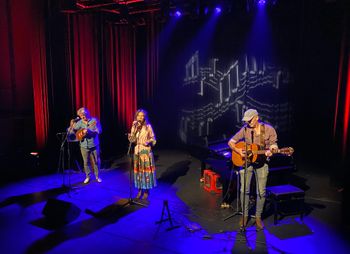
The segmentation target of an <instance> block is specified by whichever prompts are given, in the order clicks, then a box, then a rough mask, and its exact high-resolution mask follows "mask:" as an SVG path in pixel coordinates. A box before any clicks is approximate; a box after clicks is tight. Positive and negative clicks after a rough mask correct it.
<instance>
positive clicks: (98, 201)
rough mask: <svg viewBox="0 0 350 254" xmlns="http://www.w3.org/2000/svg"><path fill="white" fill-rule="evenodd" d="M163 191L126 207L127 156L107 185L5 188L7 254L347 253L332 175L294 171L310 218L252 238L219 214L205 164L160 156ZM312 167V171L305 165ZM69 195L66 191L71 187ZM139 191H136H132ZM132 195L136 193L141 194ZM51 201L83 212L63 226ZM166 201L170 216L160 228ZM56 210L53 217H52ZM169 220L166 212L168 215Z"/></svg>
mask: <svg viewBox="0 0 350 254" xmlns="http://www.w3.org/2000/svg"><path fill="white" fill-rule="evenodd" d="M155 155H156V165H157V178H158V186H157V188H155V189H153V190H152V192H151V195H150V198H149V204H148V207H142V206H139V205H134V204H132V205H125V203H126V202H128V198H129V196H130V191H129V190H130V188H129V165H128V159H127V158H120V159H116V160H114V161H113V163H112V165H111V167H110V168H105V169H102V170H101V178H102V179H103V182H102V183H97V182H96V181H95V180H93V181H91V182H90V183H89V184H82V181H83V180H84V174H82V173H76V172H70V171H66V174H65V175H64V176H63V175H62V174H53V175H47V176H40V177H33V178H30V179H25V180H20V181H17V182H13V183H9V184H6V185H4V186H2V187H1V188H0V231H1V237H0V246H1V252H2V253H247V252H249V248H251V249H252V250H253V253H349V251H350V249H349V244H348V241H347V240H348V238H346V237H347V236H346V234H345V233H344V231H343V230H341V225H342V215H341V196H340V194H339V193H337V192H336V190H333V189H332V188H331V187H327V186H329V179H328V178H327V177H326V176H322V175H315V174H310V173H308V174H306V173H304V172H307V171H304V170H303V169H302V167H300V166H299V167H298V168H299V170H298V172H297V173H296V174H297V176H298V177H300V178H301V179H305V184H306V185H307V186H308V190H307V191H306V207H307V215H306V216H305V218H304V220H303V221H301V220H300V218H299V216H297V215H296V216H288V217H285V218H284V219H282V221H281V222H280V223H279V224H278V225H277V226H274V225H273V216H269V217H267V218H266V219H265V226H266V228H265V229H264V230H263V231H260V232H256V231H255V226H254V224H253V223H254V221H253V220H251V221H250V222H249V224H248V229H247V233H246V238H245V236H244V235H242V234H241V233H239V231H238V220H239V217H238V216H234V217H232V218H230V219H228V220H226V221H224V220H223V219H224V218H225V217H227V216H228V215H230V214H232V213H233V212H234V210H232V209H220V208H219V205H220V202H221V195H218V194H211V193H208V192H206V191H204V190H203V185H202V184H201V183H200V181H199V179H200V162H199V161H198V160H197V159H196V158H193V157H191V156H190V155H188V154H187V153H186V152H183V151H179V150H160V151H157V150H156V151H155ZM305 167H306V166H305ZM69 181H70V182H71V185H72V187H73V188H72V189H71V190H69V191H68V190H67V189H66V188H63V187H62V185H66V186H68V185H69ZM133 191H134V192H135V190H133ZM135 194H136V193H134V194H133V195H135ZM49 198H53V199H58V200H62V201H66V202H69V204H72V207H73V206H74V207H76V208H78V209H79V210H80V214H79V215H78V217H76V218H74V219H73V220H72V221H71V222H70V223H67V224H65V225H54V224H52V223H49V222H50V221H48V220H47V219H46V218H45V217H44V215H43V214H42V211H43V208H44V207H45V204H46V203H47V200H48V199H49ZM164 201H168V207H169V210H170V214H171V217H172V222H173V225H174V226H176V227H175V228H173V229H169V228H170V226H171V225H170V222H169V221H164V222H163V223H160V224H156V222H157V221H159V220H160V218H161V215H162V209H163V205H164ZM51 212H52V211H51ZM164 218H168V214H167V213H165V214H164Z"/></svg>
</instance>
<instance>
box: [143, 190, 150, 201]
mask: <svg viewBox="0 0 350 254" xmlns="http://www.w3.org/2000/svg"><path fill="white" fill-rule="evenodd" d="M148 196H149V193H148V192H145V193H143V197H142V200H146V199H148Z"/></svg>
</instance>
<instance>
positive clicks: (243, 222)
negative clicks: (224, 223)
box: [239, 216, 248, 229]
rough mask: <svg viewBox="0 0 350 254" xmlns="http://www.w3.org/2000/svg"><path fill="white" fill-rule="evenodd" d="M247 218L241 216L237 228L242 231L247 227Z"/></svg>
mask: <svg viewBox="0 0 350 254" xmlns="http://www.w3.org/2000/svg"><path fill="white" fill-rule="evenodd" d="M247 222H248V216H241V218H240V219H239V228H240V229H243V228H245V227H246V226H247Z"/></svg>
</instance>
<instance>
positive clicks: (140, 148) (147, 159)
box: [131, 124, 157, 189]
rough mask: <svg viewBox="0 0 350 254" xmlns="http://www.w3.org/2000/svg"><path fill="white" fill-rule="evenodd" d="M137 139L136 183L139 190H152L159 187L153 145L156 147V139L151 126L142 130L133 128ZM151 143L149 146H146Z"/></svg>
mask: <svg viewBox="0 0 350 254" xmlns="http://www.w3.org/2000/svg"><path fill="white" fill-rule="evenodd" d="M131 133H134V135H135V137H136V142H135V143H136V144H135V151H134V183H135V187H136V188H137V189H152V188H153V187H155V186H156V185H157V181H156V172H155V169H156V168H155V163H154V157H153V153H152V149H151V145H155V143H156V138H155V135H154V132H153V129H152V126H151V125H150V124H147V125H143V126H142V127H141V128H137V127H136V128H135V126H133V127H132V128H131ZM146 143H149V145H146Z"/></svg>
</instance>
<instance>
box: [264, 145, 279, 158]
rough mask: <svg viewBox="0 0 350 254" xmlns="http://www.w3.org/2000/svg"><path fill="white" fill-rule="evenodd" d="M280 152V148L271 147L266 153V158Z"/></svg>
mask: <svg viewBox="0 0 350 254" xmlns="http://www.w3.org/2000/svg"><path fill="white" fill-rule="evenodd" d="M277 152H278V148H277V147H276V146H271V147H270V149H269V150H266V151H265V156H266V157H271V156H272V155H273V154H274V153H277Z"/></svg>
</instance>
